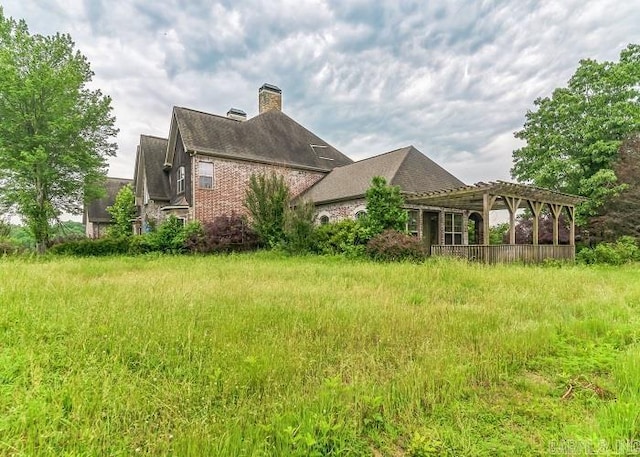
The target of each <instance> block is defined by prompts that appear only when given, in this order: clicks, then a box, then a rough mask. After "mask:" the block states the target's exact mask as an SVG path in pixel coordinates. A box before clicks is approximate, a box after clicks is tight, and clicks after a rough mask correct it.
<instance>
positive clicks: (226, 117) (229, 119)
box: [174, 106, 246, 122]
mask: <svg viewBox="0 0 640 457" xmlns="http://www.w3.org/2000/svg"><path fill="white" fill-rule="evenodd" d="M174 108H177V109H182V110H185V111H191V112H192V113H197V114H204V115H205V116H213V117H218V118H220V119H226V120H228V121H233V122H246V121H238V120H237V119H231V118H230V117H228V116H223V115H222V114H215V113H207V112H206V111H202V110H199V109H194V108H187V107H186V106H174Z"/></svg>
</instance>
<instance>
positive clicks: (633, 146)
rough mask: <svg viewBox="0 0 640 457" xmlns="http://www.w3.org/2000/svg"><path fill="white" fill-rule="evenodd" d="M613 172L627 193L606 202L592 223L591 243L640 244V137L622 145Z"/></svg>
mask: <svg viewBox="0 0 640 457" xmlns="http://www.w3.org/2000/svg"><path fill="white" fill-rule="evenodd" d="M612 168H613V171H614V173H615V174H616V176H617V178H618V182H619V184H621V185H623V186H624V189H623V190H622V191H621V192H620V194H619V195H618V196H616V197H609V198H606V199H605V201H604V203H603V204H602V206H600V208H598V212H597V214H596V216H594V217H592V218H591V219H590V220H589V223H588V224H587V227H586V228H587V229H588V235H589V241H590V242H600V241H609V242H612V241H615V240H616V239H618V238H619V237H621V236H631V237H634V238H636V239H637V240H640V134H635V135H632V136H630V137H629V138H627V139H626V140H625V141H624V142H623V143H622V145H621V146H620V150H619V153H618V159H617V160H616V161H615V163H614V164H613V167H612Z"/></svg>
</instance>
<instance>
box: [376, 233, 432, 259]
mask: <svg viewBox="0 0 640 457" xmlns="http://www.w3.org/2000/svg"><path fill="white" fill-rule="evenodd" d="M367 254H369V256H370V257H371V258H372V259H374V260H381V261H387V262H388V261H391V262H398V261H403V260H404V261H407V260H408V261H412V262H420V261H422V260H424V259H425V257H426V255H427V250H426V247H425V246H424V244H422V241H421V240H420V239H419V238H416V237H413V236H411V235H407V234H405V233H401V232H398V231H396V230H385V231H384V232H382V233H381V234H379V235H376V236H374V237H373V238H371V239H370V240H369V242H368V243H367Z"/></svg>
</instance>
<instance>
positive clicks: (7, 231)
mask: <svg viewBox="0 0 640 457" xmlns="http://www.w3.org/2000/svg"><path fill="white" fill-rule="evenodd" d="M9 235H11V224H10V223H9V222H7V221H5V220H4V219H0V239H2V238H9Z"/></svg>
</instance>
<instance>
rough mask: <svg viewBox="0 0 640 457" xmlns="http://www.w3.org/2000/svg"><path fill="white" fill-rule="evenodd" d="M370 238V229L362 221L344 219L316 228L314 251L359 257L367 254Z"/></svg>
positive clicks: (313, 238) (313, 243) (313, 242)
mask: <svg viewBox="0 0 640 457" xmlns="http://www.w3.org/2000/svg"><path fill="white" fill-rule="evenodd" d="M370 238H371V232H370V229H369V227H366V226H365V225H364V224H363V223H362V222H361V221H360V220H357V221H354V220H352V219H344V220H342V221H339V222H332V223H329V224H325V225H320V226H318V227H316V228H315V230H314V231H313V235H312V251H313V252H316V253H318V254H324V255H336V254H345V255H347V256H349V257H359V256H362V255H364V254H365V252H366V244H367V241H369V239H370Z"/></svg>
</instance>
